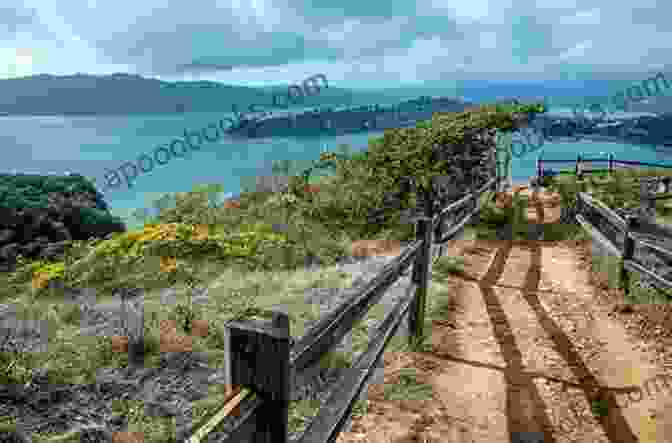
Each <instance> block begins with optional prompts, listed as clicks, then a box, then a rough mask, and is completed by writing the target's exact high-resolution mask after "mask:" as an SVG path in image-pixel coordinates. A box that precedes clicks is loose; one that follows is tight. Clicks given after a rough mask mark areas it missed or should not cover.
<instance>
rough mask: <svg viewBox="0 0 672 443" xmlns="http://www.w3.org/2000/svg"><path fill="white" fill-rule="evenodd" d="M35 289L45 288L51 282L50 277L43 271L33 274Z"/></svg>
mask: <svg viewBox="0 0 672 443" xmlns="http://www.w3.org/2000/svg"><path fill="white" fill-rule="evenodd" d="M31 283H32V286H33V289H43V288H46V287H47V285H48V284H49V277H48V276H47V275H45V274H44V273H42V272H38V273H35V274H33V280H32V282H31Z"/></svg>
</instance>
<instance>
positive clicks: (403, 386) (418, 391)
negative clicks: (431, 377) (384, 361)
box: [383, 368, 433, 400]
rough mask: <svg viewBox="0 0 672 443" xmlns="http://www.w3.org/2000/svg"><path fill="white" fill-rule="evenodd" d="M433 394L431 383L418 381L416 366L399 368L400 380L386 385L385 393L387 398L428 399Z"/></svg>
mask: <svg viewBox="0 0 672 443" xmlns="http://www.w3.org/2000/svg"><path fill="white" fill-rule="evenodd" d="M432 394H433V388H432V386H431V385H428V384H424V383H420V382H418V381H417V379H416V371H415V369H414V368H402V369H400V370H399V381H398V382H397V383H395V384H391V385H386V386H385V388H384V394H383V395H384V397H385V399H386V400H428V399H431V398H432Z"/></svg>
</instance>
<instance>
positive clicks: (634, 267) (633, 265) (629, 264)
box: [623, 260, 672, 289]
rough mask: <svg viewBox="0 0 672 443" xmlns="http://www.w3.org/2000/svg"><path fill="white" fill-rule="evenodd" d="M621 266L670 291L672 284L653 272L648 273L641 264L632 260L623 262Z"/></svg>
mask: <svg viewBox="0 0 672 443" xmlns="http://www.w3.org/2000/svg"><path fill="white" fill-rule="evenodd" d="M623 266H624V267H625V268H626V269H627V270H628V271H635V272H639V273H640V274H644V275H646V276H647V277H649V278H651V279H652V280H654V281H655V282H656V283H657V284H658V285H659V286H662V287H664V288H665V289H672V282H671V281H669V280H666V279H664V278H663V277H661V276H660V275H658V274H656V273H655V272H652V271H649V270H648V269H646V268H645V267H644V266H643V265H642V264H640V263H637V262H636V261H634V260H625V261H624V262H623Z"/></svg>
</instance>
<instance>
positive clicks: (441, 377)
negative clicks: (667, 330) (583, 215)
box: [337, 191, 672, 443]
mask: <svg viewBox="0 0 672 443" xmlns="http://www.w3.org/2000/svg"><path fill="white" fill-rule="evenodd" d="M527 192H529V191H527ZM536 197H538V198H537V200H538V201H540V202H541V204H538V205H535V207H534V208H533V210H532V211H530V212H529V213H528V217H529V218H530V221H531V222H539V221H541V222H542V223H544V222H545V223H548V222H551V223H552V222H555V221H556V220H557V218H556V217H557V216H558V215H559V201H558V199H557V196H553V195H550V194H544V193H540V194H538V195H537V196H536ZM553 219H555V220H553ZM586 246H587V245H585V244H580V245H577V244H576V242H553V243H551V242H543V241H518V242H511V241H476V240H472V241H455V242H452V243H451V244H450V245H449V251H448V254H449V255H453V256H462V257H464V259H465V262H466V273H467V277H466V278H460V277H450V279H449V280H448V282H447V283H445V285H446V286H447V287H448V290H447V291H446V292H445V293H442V294H441V295H442V296H445V306H446V309H445V318H443V319H440V320H436V321H434V324H433V326H432V340H431V342H432V347H433V349H432V351H431V352H427V353H396V354H392V353H386V354H385V356H384V365H385V367H384V384H375V383H373V384H371V386H370V388H369V390H368V400H369V401H368V408H369V409H368V413H367V414H366V415H365V416H363V417H359V418H355V419H353V422H352V428H351V430H350V431H349V432H343V433H341V435H340V436H339V438H338V440H337V441H338V442H339V443H350V442H367V443H379V442H380V443H411V442H424V443H430V442H432V443H438V442H442V443H444V442H445V443H449V442H455V443H468V442H493V443H499V442H502V443H504V442H516V441H524V440H517V439H516V437H514V434H516V433H518V432H538V433H542V434H543V435H544V440H543V442H544V443H551V442H557V443H561V442H563V443H564V442H567V443H569V442H586V443H594V442H611V443H621V442H623V443H627V442H651V443H653V442H656V443H658V442H659V443H664V442H670V441H672V401H671V400H670V398H669V397H668V396H667V395H666V392H662V390H658V391H654V390H653V389H646V388H645V387H646V386H647V384H646V382H647V381H650V380H653V379H654V378H655V377H660V376H663V375H665V376H672V375H671V374H670V372H669V371H668V372H666V371H665V369H664V368H663V366H662V365H660V364H659V363H656V356H655V355H653V351H652V350H651V349H646V346H645V345H644V343H643V341H642V340H641V339H640V338H637V337H636V336H635V335H634V334H632V333H631V332H629V330H628V329H627V328H626V327H625V326H624V325H623V323H622V322H621V321H620V320H619V319H617V318H612V316H611V312H610V307H609V306H608V304H605V303H600V302H598V300H597V299H598V298H599V297H600V296H601V294H600V292H601V290H600V289H599V288H596V287H594V286H593V285H592V284H591V278H590V271H589V269H588V268H587V266H586V263H585V260H582V257H585V254H586ZM588 247H589V245H588ZM404 367H412V368H414V369H415V371H416V374H417V375H416V378H417V379H418V381H420V382H424V383H427V384H430V385H431V386H432V388H433V391H434V394H433V397H432V399H430V400H385V398H384V397H383V395H382V391H383V387H384V386H389V385H392V384H395V383H398V382H399V369H401V368H404ZM648 386H649V388H650V387H651V384H649V385H648ZM637 387H639V388H640V389H639V390H638V389H637ZM628 391H631V392H630V393H628ZM596 399H602V402H604V403H606V404H607V405H608V411H609V413H608V415H607V416H606V417H602V418H599V417H598V418H596V417H594V416H593V415H592V413H591V401H592V400H596ZM530 441H535V440H530ZM540 441H541V440H540Z"/></svg>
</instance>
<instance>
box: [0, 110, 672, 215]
mask: <svg viewBox="0 0 672 443" xmlns="http://www.w3.org/2000/svg"><path fill="white" fill-rule="evenodd" d="M231 116H232V115H231V114H230V113H184V114H146V115H132V116H67V117H65V116H48V117H42V116H9V117H1V118H0V146H1V149H2V156H1V157H0V158H1V159H0V172H2V173H11V172H21V173H36V174H49V173H53V174H59V175H60V174H64V173H66V172H70V173H79V174H82V175H84V176H87V177H91V178H93V179H95V183H96V186H97V188H98V189H99V190H100V191H101V192H102V193H103V195H104V196H105V200H106V201H107V202H108V204H109V205H110V207H111V212H112V213H113V214H115V215H118V216H120V217H122V219H124V221H126V222H127V223H128V225H129V227H131V226H136V225H137V221H136V220H134V219H133V217H132V216H131V213H132V212H133V211H134V210H135V209H137V208H142V207H149V203H150V202H151V201H152V200H154V199H156V198H158V197H159V196H160V195H162V194H164V193H172V192H183V191H188V190H190V189H191V188H192V187H193V186H194V185H197V184H206V183H221V184H223V185H224V189H225V192H226V193H230V194H231V195H236V194H238V193H239V192H240V189H241V179H242V180H246V177H247V178H248V179H249V177H254V176H257V175H271V173H272V172H271V164H272V161H273V160H285V159H288V160H297V161H309V160H317V159H318V158H319V154H320V151H321V150H323V149H325V148H328V149H335V148H336V146H337V145H339V144H348V145H350V146H351V147H352V148H353V150H355V151H358V150H362V149H366V147H367V146H368V142H369V140H370V139H371V138H375V137H381V136H382V135H383V132H382V131H369V132H362V133H358V134H344V135H338V136H322V137H311V138H305V137H304V138H266V139H234V138H231V137H229V136H225V137H224V138H222V139H220V140H219V141H218V142H214V143H207V142H206V143H204V144H203V145H202V146H201V149H200V150H198V151H194V152H191V153H189V154H188V155H186V156H185V157H184V158H172V159H171V160H170V161H169V162H167V163H166V164H165V165H163V166H155V167H154V169H153V170H151V171H149V172H147V173H141V174H139V175H138V177H137V178H136V179H135V181H134V183H133V184H132V186H131V187H130V188H129V187H128V186H126V184H123V185H122V186H120V187H118V188H116V189H108V190H105V188H106V187H107V186H106V183H107V180H106V179H105V173H106V171H111V170H118V168H119V167H120V166H121V165H122V164H123V163H125V162H133V163H135V162H136V160H137V158H138V156H140V155H141V154H145V153H147V154H150V155H151V153H152V152H153V150H154V149H155V148H156V147H157V146H159V145H163V144H169V143H170V142H171V141H172V140H173V139H176V138H181V137H182V135H183V133H184V130H185V129H188V130H190V131H193V130H200V129H202V128H205V127H207V126H208V125H209V124H211V123H218V122H219V120H220V119H222V118H224V117H231ZM540 152H543V156H544V158H559V159H568V160H571V159H575V158H576V155H577V154H578V153H584V154H586V155H588V156H590V157H594V156H597V155H605V156H606V153H608V152H613V153H614V155H615V156H616V158H618V159H622V158H624V159H629V160H639V161H653V162H663V163H668V164H672V154H670V153H664V152H660V151H656V150H654V149H652V148H650V147H646V146H634V145H629V144H620V143H606V142H590V141H579V142H576V143H574V142H571V143H567V142H562V143H561V142H553V143H551V142H548V141H547V142H545V143H544V145H543V148H542V150H540V151H538V152H535V153H530V154H527V155H524V156H522V157H521V158H513V159H512V176H513V180H514V182H527V180H528V178H529V177H530V176H533V175H534V174H535V171H536V159H537V155H538V153H540Z"/></svg>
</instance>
